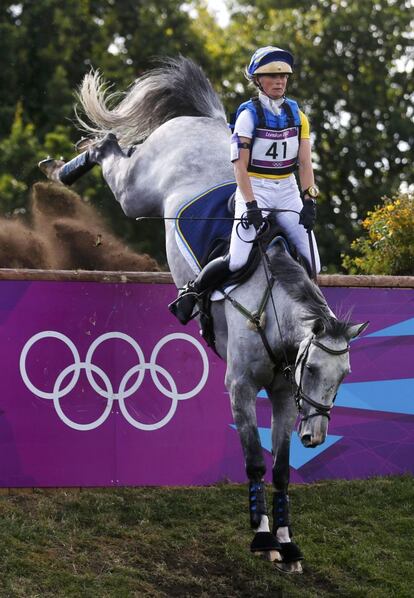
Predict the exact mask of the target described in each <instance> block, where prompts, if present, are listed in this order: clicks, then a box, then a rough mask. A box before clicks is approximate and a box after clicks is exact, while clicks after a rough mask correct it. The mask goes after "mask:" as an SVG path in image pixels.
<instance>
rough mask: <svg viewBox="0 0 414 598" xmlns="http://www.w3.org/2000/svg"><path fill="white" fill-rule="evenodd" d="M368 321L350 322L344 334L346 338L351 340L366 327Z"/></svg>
mask: <svg viewBox="0 0 414 598" xmlns="http://www.w3.org/2000/svg"><path fill="white" fill-rule="evenodd" d="M368 324H369V322H364V323H363V324H350V325H349V327H348V329H347V331H346V336H347V338H348V340H351V339H353V338H355V337H357V336H359V335H360V334H361V332H364V330H365V328H367V326H368Z"/></svg>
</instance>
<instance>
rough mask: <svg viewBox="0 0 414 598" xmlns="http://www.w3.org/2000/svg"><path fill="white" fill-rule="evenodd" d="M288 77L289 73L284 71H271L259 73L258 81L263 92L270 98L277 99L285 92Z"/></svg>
mask: <svg viewBox="0 0 414 598" xmlns="http://www.w3.org/2000/svg"><path fill="white" fill-rule="evenodd" d="M288 77H289V75H286V74H285V73H282V74H277V73H275V74H273V73H272V74H270V75H260V76H259V81H260V83H261V86H262V88H263V91H264V93H265V94H266V95H268V96H269V97H271V98H272V99H274V100H278V99H279V98H281V97H282V96H283V95H284V94H285V91H286V85H287V82H288Z"/></svg>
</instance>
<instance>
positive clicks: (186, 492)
mask: <svg viewBox="0 0 414 598" xmlns="http://www.w3.org/2000/svg"><path fill="white" fill-rule="evenodd" d="M413 490H414V483H413V478H412V477H411V476H403V477H393V478H375V479H371V480H365V481H353V482H345V481H330V482H323V483H319V484H312V485H304V486H293V487H292V488H291V491H290V496H291V504H292V516H293V522H294V532H295V540H296V541H297V543H298V544H299V545H300V547H301V549H302V550H303V552H304V553H305V557H306V561H305V562H304V574H303V575H301V576H284V575H283V574H281V573H279V572H278V571H277V570H276V569H275V567H274V565H272V564H271V563H267V562H264V561H261V560H259V559H258V558H255V557H253V556H251V554H250V552H249V544H250V541H251V532H250V530H249V528H248V513H247V489H246V487H245V486H240V485H232V484H224V485H217V486H212V487H208V488H120V489H91V490H82V491H70V490H63V489H62V490H56V491H54V492H50V491H49V492H47V491H44V490H43V491H42V490H36V491H35V492H33V493H31V494H20V493H19V494H15V495H14V494H10V495H8V496H0V596H1V597H2V598H3V597H8V596H10V597H13V598H14V597H19V596H30V597H31V598H35V597H37V596H41V597H42V598H44V597H48V596H54V597H55V596H77V597H79V596H82V597H83V596H94V597H95V596H99V597H110V596H116V597H117V598H123V597H129V596H134V597H135V596H154V597H158V596H180V597H186V596H188V597H190V596H191V597H192V596H204V597H210V596H213V597H214V598H218V597H222V596H223V597H233V596H246V597H247V596H252V597H254V598H259V597H261V596H276V597H281V598H291V597H292V598H295V597H299V596H300V597H301V598H307V597H309V598H311V597H315V598H316V597H320V596H344V597H347V598H348V597H361V598H362V597H364V598H365V597H372V598H380V597H387V598H388V597H393V596H395V597H398V598H400V597H401V598H403V597H405V596H407V597H408V596H412V595H413V587H414V572H413V571H414V570H413V566H412V561H411V557H412V549H413V544H414V541H413V538H414V522H413V517H412V508H413V495H414V492H413ZM269 496H270V489H269Z"/></svg>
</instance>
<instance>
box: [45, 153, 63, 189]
mask: <svg viewBox="0 0 414 598" xmlns="http://www.w3.org/2000/svg"><path fill="white" fill-rule="evenodd" d="M64 164H65V161H64V160H54V159H53V158H46V159H45V160H41V161H40V162H39V163H38V167H39V168H40V170H41V171H42V172H43V174H45V175H46V176H47V178H48V179H49V180H50V181H55V182H56V183H61V180H60V178H59V172H60V169H61V168H62V166H63V165H64Z"/></svg>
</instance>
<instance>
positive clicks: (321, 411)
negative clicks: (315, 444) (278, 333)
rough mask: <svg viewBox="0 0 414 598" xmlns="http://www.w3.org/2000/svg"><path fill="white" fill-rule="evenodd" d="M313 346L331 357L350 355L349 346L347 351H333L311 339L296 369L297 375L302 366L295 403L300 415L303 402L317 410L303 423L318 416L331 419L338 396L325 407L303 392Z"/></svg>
mask: <svg viewBox="0 0 414 598" xmlns="http://www.w3.org/2000/svg"><path fill="white" fill-rule="evenodd" d="M311 345H315V347H318V348H319V349H322V351H325V353H329V354H330V355H344V354H345V353H348V352H349V345H347V346H346V347H345V349H331V348H330V347H327V346H326V345H324V344H322V343H320V342H319V341H317V340H316V339H315V338H314V337H311V338H310V339H309V342H308V344H307V346H306V348H305V350H304V351H303V353H302V356H301V358H300V360H299V362H298V363H297V364H296V367H295V374H296V369H297V368H298V366H299V365H300V377H299V384H298V385H297V389H296V393H295V402H296V406H297V408H298V411H299V413H301V412H302V406H301V402H302V401H304V402H305V403H308V405H311V406H312V407H314V408H315V409H316V412H315V413H312V414H311V415H308V416H306V417H303V418H302V421H306V420H308V419H310V418H311V417H317V416H318V415H323V416H324V417H327V418H328V419H331V416H330V412H331V409H332V407H333V406H334V403H335V399H336V395H335V396H334V398H333V401H332V403H331V404H330V405H324V404H323V403H318V402H317V401H314V400H313V399H311V398H310V397H309V396H308V395H307V394H305V393H304V392H303V389H302V377H303V370H304V368H305V366H306V361H307V358H308V354H309V349H310V346H311Z"/></svg>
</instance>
